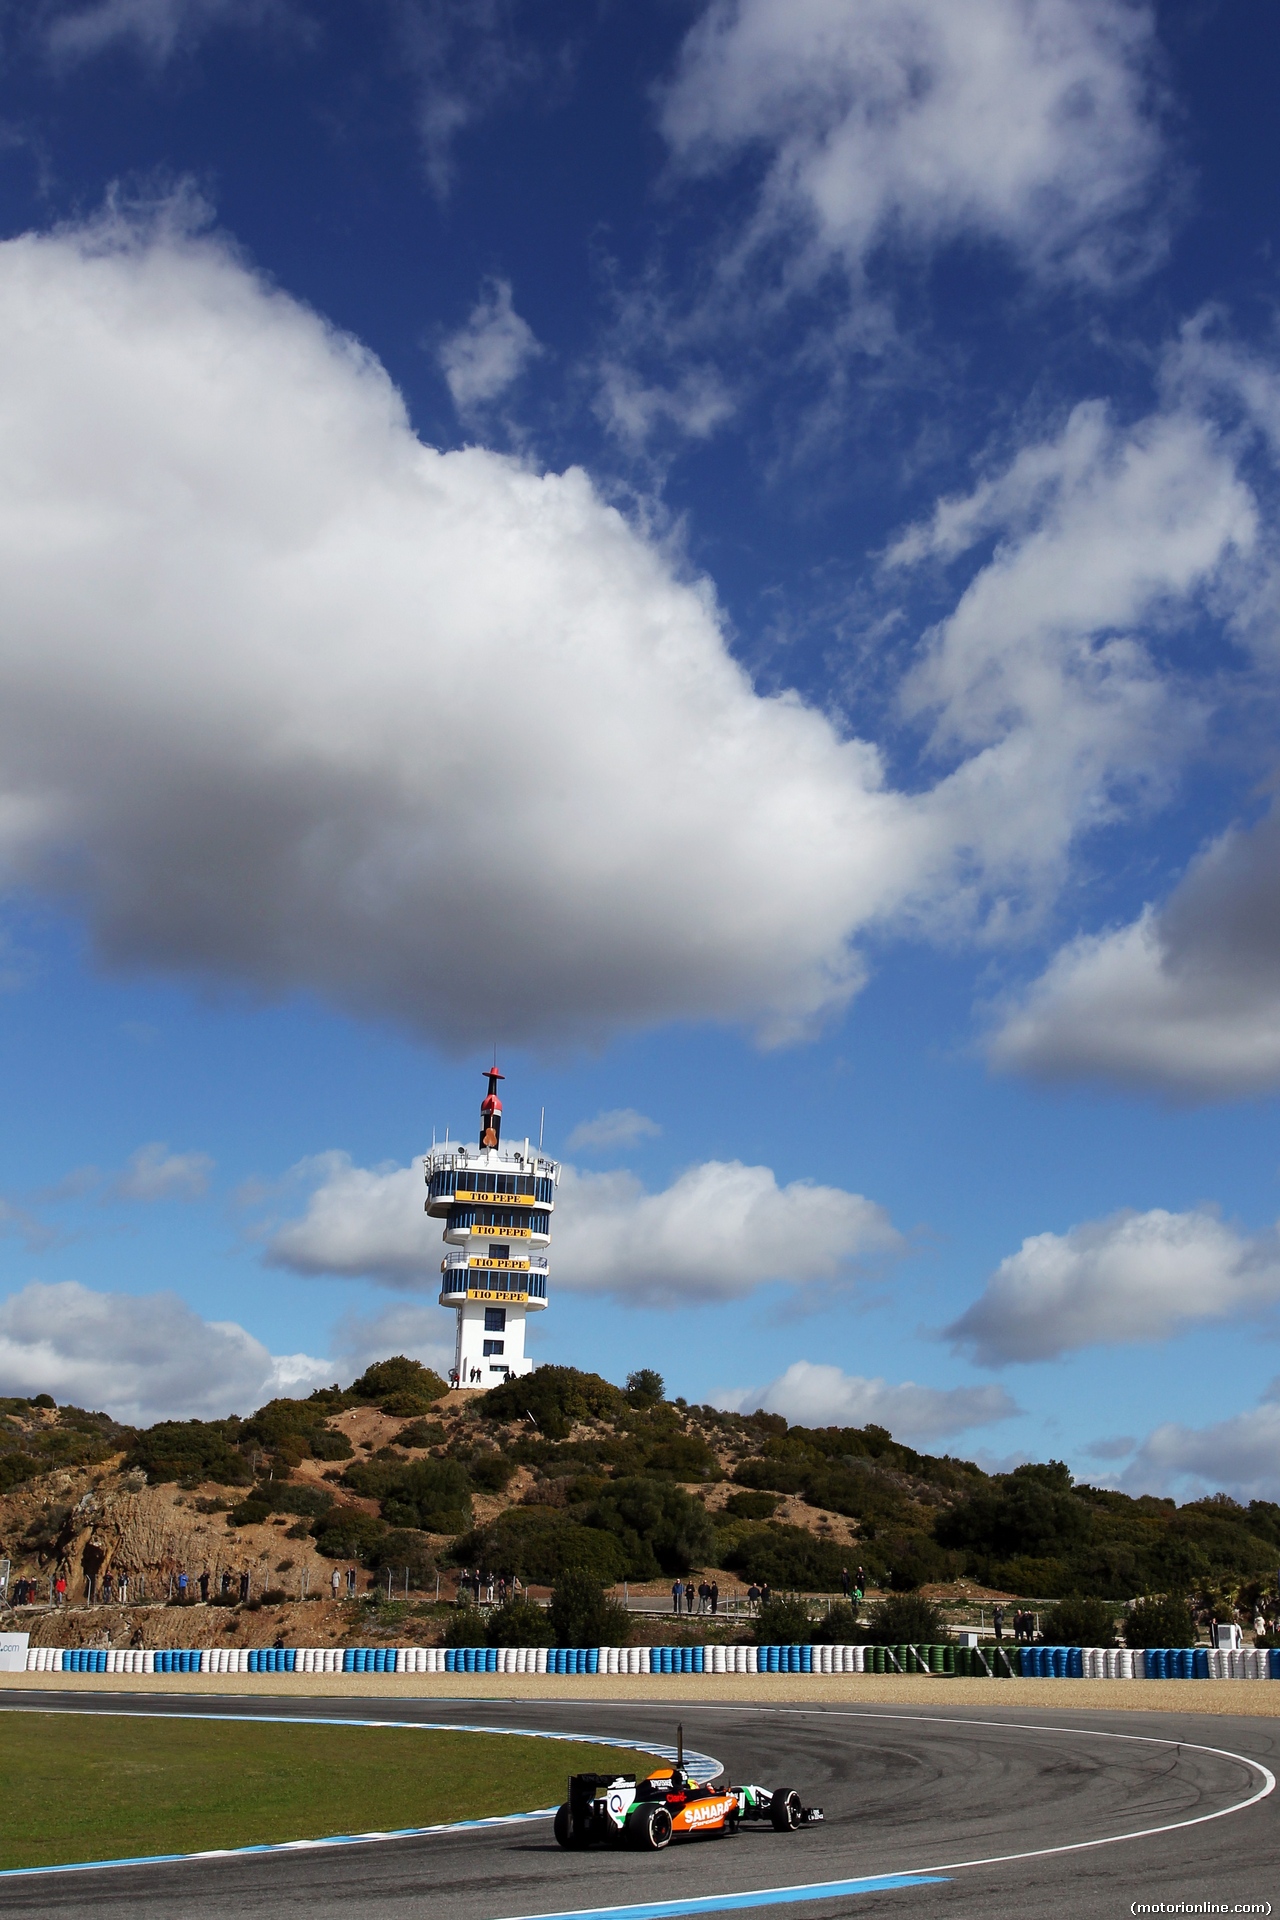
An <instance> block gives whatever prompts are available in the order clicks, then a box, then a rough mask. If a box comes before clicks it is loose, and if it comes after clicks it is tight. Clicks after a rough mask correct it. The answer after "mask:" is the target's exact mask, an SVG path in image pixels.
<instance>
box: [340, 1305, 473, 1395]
mask: <svg viewBox="0 0 1280 1920" xmlns="http://www.w3.org/2000/svg"><path fill="white" fill-rule="evenodd" d="M330 1344H331V1346H332V1348H333V1351H334V1353H335V1355H336V1356H337V1359H338V1360H339V1361H340V1362H341V1364H340V1365H339V1367H338V1375H339V1378H340V1379H342V1380H356V1379H358V1378H359V1377H360V1375H361V1374H362V1373H363V1372H364V1370H365V1368H366V1367H368V1366H371V1365H372V1363H373V1362H374V1361H375V1360H385V1359H387V1358H388V1356H389V1355H391V1354H393V1353H403V1354H405V1355H407V1357H408V1358H409V1359H410V1360H421V1362H422V1364H423V1365H424V1366H426V1367H434V1368H435V1370H436V1372H437V1373H438V1374H439V1375H440V1378H441V1379H442V1380H447V1379H448V1377H449V1369H450V1367H451V1366H452V1365H453V1349H454V1341H453V1322H452V1320H446V1318H445V1316H444V1314H442V1313H441V1311H440V1309H439V1307H438V1306H435V1305H432V1306H429V1307H420V1306H414V1305H412V1304H411V1303H410V1302H409V1301H397V1302H396V1303H395V1304H394V1305H392V1306H388V1307H384V1308H382V1309H381V1311H380V1312H378V1313H346V1314H343V1316H342V1318H341V1319H340V1320H339V1321H338V1324H337V1325H336V1326H335V1328H334V1330H333V1338H332V1341H331V1342H330Z"/></svg>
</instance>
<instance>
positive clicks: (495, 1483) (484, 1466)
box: [467, 1453, 516, 1493]
mask: <svg viewBox="0 0 1280 1920" xmlns="http://www.w3.org/2000/svg"><path fill="white" fill-rule="evenodd" d="M515 1470H516V1463H515V1461H514V1460H512V1459H510V1458H509V1456H508V1455H507V1454H505V1453H477V1454H474V1455H473V1456H472V1458H471V1459H470V1460H468V1462H467V1472H468V1474H469V1475H470V1476H471V1484H472V1485H473V1486H474V1487H475V1488H476V1489H477V1490H478V1491H479V1492H480V1493H501V1492H502V1489H503V1488H504V1487H505V1486H506V1484H507V1482H508V1480H509V1479H510V1478H511V1476H512V1474H513V1473H514V1472H515Z"/></svg>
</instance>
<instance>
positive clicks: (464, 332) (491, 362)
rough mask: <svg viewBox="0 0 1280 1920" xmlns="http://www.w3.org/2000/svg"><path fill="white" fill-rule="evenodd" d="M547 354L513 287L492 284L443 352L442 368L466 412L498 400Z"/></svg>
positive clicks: (497, 282) (458, 405)
mask: <svg viewBox="0 0 1280 1920" xmlns="http://www.w3.org/2000/svg"><path fill="white" fill-rule="evenodd" d="M543 351H544V349H543V348H542V347H541V346H539V344H538V341H537V339H536V338H535V336H534V331H533V328H532V327H531V326H530V325H529V323H528V321H527V320H522V319H521V318H520V315H519V314H518V313H517V312H516V311H515V308H514V307H513V306H512V304H511V283H510V281H508V280H491V281H489V283H488V285H487V287H486V289H485V291H484V292H483V294H482V295H481V297H480V299H479V300H478V301H477V302H476V304H475V306H474V307H473V308H472V309H471V312H470V314H469V315H468V317H467V324H466V326H465V327H460V328H459V329H458V331H457V333H454V334H450V336H449V338H448V339H447V340H446V341H445V342H444V344H443V345H442V346H441V348H440V365H441V367H442V369H443V371H444V377H445V380H446V381H447V382H448V386H449V392H450V394H451V395H452V396H453V404H454V406H455V407H456V408H457V409H458V412H459V413H461V414H466V413H470V412H473V411H474V410H475V409H476V408H477V407H482V406H485V405H486V404H487V403H488V402H489V401H491V400H496V399H497V398H498V396H499V394H503V393H505V392H506V390H507V388H508V387H509V386H511V385H512V384H513V382H514V381H516V380H518V379H519V377H520V375H521V374H522V373H523V372H524V370H525V368H526V367H527V366H528V364H529V362H530V361H531V360H535V359H537V358H538V356H539V355H540V354H541V353H542V352H543Z"/></svg>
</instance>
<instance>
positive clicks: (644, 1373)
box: [626, 1367, 667, 1407]
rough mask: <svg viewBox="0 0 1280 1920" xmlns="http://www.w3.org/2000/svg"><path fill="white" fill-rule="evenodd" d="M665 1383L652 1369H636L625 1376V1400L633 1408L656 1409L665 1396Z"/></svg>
mask: <svg viewBox="0 0 1280 1920" xmlns="http://www.w3.org/2000/svg"><path fill="white" fill-rule="evenodd" d="M666 1390H667V1388H666V1382H665V1381H664V1380H663V1378H662V1375H661V1374H660V1373H655V1372H654V1370H653V1368H652V1367H637V1369H636V1371H635V1372H634V1373H629V1374H628V1375H627V1389H626V1391H627V1399H628V1401H629V1402H630V1404H631V1405H632V1406H633V1407H656V1406H658V1405H660V1403H661V1401H662V1397H663V1395H664V1394H665V1392H666Z"/></svg>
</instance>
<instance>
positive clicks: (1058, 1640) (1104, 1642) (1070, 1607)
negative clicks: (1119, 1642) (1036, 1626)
mask: <svg viewBox="0 0 1280 1920" xmlns="http://www.w3.org/2000/svg"><path fill="white" fill-rule="evenodd" d="M1040 1631H1041V1633H1042V1635H1043V1637H1044V1639H1045V1641H1046V1643H1047V1644H1048V1645H1049V1646H1051V1647H1112V1646H1114V1645H1115V1639H1116V1622H1115V1615H1114V1614H1113V1613H1112V1610H1111V1608H1110V1607H1109V1606H1108V1605H1107V1603H1106V1602H1105V1600H1086V1599H1083V1598H1081V1597H1080V1596H1079V1595H1078V1594H1077V1595H1074V1596H1072V1598H1070V1599H1067V1600H1060V1601H1059V1602H1058V1604H1057V1606H1056V1607H1054V1608H1052V1609H1051V1610H1050V1612H1048V1613H1047V1614H1046V1615H1045V1617H1044V1619H1043V1621H1042V1622H1041V1626H1040Z"/></svg>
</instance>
